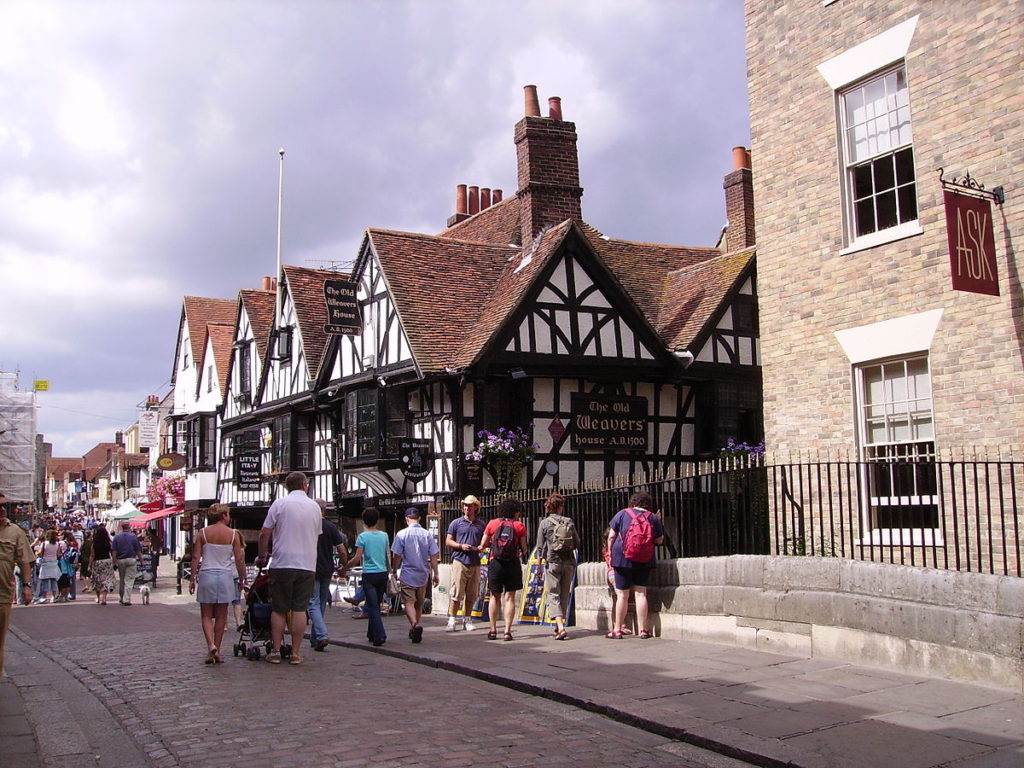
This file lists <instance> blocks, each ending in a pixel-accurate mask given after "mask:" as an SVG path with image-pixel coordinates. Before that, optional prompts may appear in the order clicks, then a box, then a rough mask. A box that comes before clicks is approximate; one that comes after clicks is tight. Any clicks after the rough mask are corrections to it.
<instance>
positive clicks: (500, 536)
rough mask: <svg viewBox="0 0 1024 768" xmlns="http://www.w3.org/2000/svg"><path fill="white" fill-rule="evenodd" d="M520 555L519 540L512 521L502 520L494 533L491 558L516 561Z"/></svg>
mask: <svg viewBox="0 0 1024 768" xmlns="http://www.w3.org/2000/svg"><path fill="white" fill-rule="evenodd" d="M518 554H519V538H518V537H517V536H516V529H515V527H514V526H513V525H512V521H511V520H506V519H502V521H501V524H500V525H499V526H498V530H496V531H495V532H494V539H493V542H492V544H491V557H493V558H494V559H495V560H515V558H516V557H517V556H518Z"/></svg>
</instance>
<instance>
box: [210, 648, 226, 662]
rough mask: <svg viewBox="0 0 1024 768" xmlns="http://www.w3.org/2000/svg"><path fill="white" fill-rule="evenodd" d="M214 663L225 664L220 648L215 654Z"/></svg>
mask: <svg viewBox="0 0 1024 768" xmlns="http://www.w3.org/2000/svg"><path fill="white" fill-rule="evenodd" d="M213 663H214V664H223V663H224V659H222V658H221V657H220V649H219V648H218V649H217V650H216V651H215V652H214V654H213Z"/></svg>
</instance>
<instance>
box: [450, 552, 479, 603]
mask: <svg viewBox="0 0 1024 768" xmlns="http://www.w3.org/2000/svg"><path fill="white" fill-rule="evenodd" d="M478 594H480V566H479V565H466V564H465V563H463V562H462V561H461V560H453V561H452V591H451V596H450V599H451V600H453V601H454V602H456V603H465V604H466V605H472V604H473V603H475V602H476V596H477V595H478Z"/></svg>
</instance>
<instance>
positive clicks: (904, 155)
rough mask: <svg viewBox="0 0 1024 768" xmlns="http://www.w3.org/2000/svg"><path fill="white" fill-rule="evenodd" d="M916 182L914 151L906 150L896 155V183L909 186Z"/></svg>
mask: <svg viewBox="0 0 1024 768" xmlns="http://www.w3.org/2000/svg"><path fill="white" fill-rule="evenodd" d="M913 180H914V151H913V150H911V149H904V150H901V151H899V152H897V153H896V183H897V184H907V183H908V182H911V181H913Z"/></svg>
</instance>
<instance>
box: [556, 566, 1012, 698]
mask: <svg viewBox="0 0 1024 768" xmlns="http://www.w3.org/2000/svg"><path fill="white" fill-rule="evenodd" d="M606 578H607V576H606V568H605V565H604V564H603V563H583V564H581V565H580V567H579V569H578V571H577V582H578V585H577V588H576V598H575V599H576V623H577V625H578V626H581V627H586V628H590V629H600V630H606V629H607V628H608V625H609V617H610V614H611V609H612V590H611V589H610V588H609V587H608V583H607V580H606ZM648 594H649V600H650V605H651V611H652V625H653V627H654V631H655V634H657V635H661V636H665V637H676V638H686V639H695V640H698V639H699V640H709V641H713V642H727V643H733V644H737V645H741V646H747V647H751V648H757V649H759V650H766V651H775V652H778V653H785V654H791V655H802V656H808V657H824V658H830V659H838V660H843V661H849V662H856V663H860V664H870V665H876V666H881V667H888V668H892V669H894V670H899V671H904V672H909V673H915V674H925V675H930V676H939V677H947V678H951V679H955V680H963V681H968V682H975V683H982V684H986V685H994V686H998V687H1000V688H1010V689H1011V690H1014V691H1015V692H1017V693H1024V661H1022V657H1024V579H1022V578H1017V577H1013V576H989V575H985V574H977V573H963V572H957V571H944V570H937V569H929V568H912V567H909V566H900V565H887V564H884V563H869V562H861V561H856V560H845V559H840V558H818V557H772V556H758V555H736V556H732V557H711V558H684V559H679V560H668V561H665V562H661V563H658V565H657V568H656V572H655V573H654V574H652V581H651V586H650V588H649V591H648ZM631 610H632V609H631Z"/></svg>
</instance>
